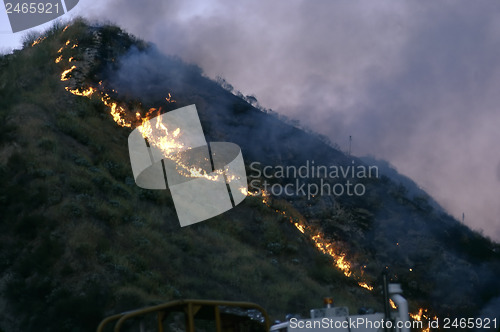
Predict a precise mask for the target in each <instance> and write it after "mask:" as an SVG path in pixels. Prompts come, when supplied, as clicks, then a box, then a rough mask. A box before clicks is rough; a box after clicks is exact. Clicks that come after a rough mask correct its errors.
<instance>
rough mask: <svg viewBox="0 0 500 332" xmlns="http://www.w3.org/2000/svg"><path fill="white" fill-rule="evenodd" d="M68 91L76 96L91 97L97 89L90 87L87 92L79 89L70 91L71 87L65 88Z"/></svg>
mask: <svg viewBox="0 0 500 332" xmlns="http://www.w3.org/2000/svg"><path fill="white" fill-rule="evenodd" d="M65 89H66V91H69V92H71V93H72V94H74V95H76V96H84V97H90V96H92V94H93V93H94V92H96V89H94V88H92V87H89V88H88V89H86V90H82V91H80V90H79V89H73V90H72V89H70V88H69V87H65Z"/></svg>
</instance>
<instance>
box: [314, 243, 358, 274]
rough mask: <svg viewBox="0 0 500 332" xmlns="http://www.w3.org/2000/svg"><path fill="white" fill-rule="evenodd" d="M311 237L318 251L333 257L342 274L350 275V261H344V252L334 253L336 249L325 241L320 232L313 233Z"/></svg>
mask: <svg viewBox="0 0 500 332" xmlns="http://www.w3.org/2000/svg"><path fill="white" fill-rule="evenodd" d="M311 239H312V240H313V241H314V245H315V246H316V248H318V249H319V251H321V252H322V253H324V254H327V255H329V256H330V257H332V258H333V260H334V261H335V265H336V266H337V268H339V269H340V270H341V271H342V272H344V275H345V276H346V277H350V276H351V274H352V271H351V263H349V262H348V261H346V259H345V254H344V253H340V254H339V253H336V250H335V248H334V247H333V245H332V243H330V242H328V241H325V239H324V238H323V237H322V235H321V234H320V233H318V234H316V235H314V236H313V237H312V238H311Z"/></svg>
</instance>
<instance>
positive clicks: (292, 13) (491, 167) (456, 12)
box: [79, 0, 500, 240]
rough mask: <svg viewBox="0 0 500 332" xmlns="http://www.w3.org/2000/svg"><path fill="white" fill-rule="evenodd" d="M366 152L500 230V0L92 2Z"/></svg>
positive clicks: (166, 48) (476, 223)
mask: <svg viewBox="0 0 500 332" xmlns="http://www.w3.org/2000/svg"><path fill="white" fill-rule="evenodd" d="M79 7H80V14H82V15H84V16H87V17H90V18H98V19H101V20H105V21H110V22H112V23H116V24H118V25H120V26H121V27H122V28H124V29H125V30H127V31H128V32H130V33H132V34H134V35H137V36H138V37H140V38H143V39H145V40H147V41H151V42H153V43H155V44H156V45H157V47H158V48H159V49H160V50H161V51H162V52H164V53H166V54H173V55H178V56H179V57H181V58H182V59H183V60H185V61H187V62H191V63H195V64H197V65H199V66H200V67H201V68H202V69H203V71H204V73H205V74H206V75H207V76H209V77H212V78H215V77H216V76H218V75H220V76H222V77H224V78H225V79H226V80H227V81H228V82H230V83H231V84H232V85H233V86H234V87H235V88H236V89H238V90H240V91H242V92H243V93H244V94H253V95H255V96H256V97H257V99H258V100H259V102H260V104H261V105H263V106H264V107H267V108H272V109H273V110H274V111H277V112H278V113H281V114H284V115H287V116H288V117H290V118H293V119H298V120H299V121H300V122H301V123H302V124H303V125H304V126H307V127H309V128H311V129H313V130H314V131H317V132H319V133H321V134H324V135H327V136H328V137H330V138H331V140H332V141H334V142H336V143H337V144H338V145H339V146H341V147H342V148H344V149H346V148H347V144H348V139H349V136H350V135H351V136H352V139H353V141H352V152H353V154H355V155H359V156H361V155H366V154H370V155H374V156H376V157H377V158H384V159H386V160H388V161H389V162H391V163H392V164H393V165H394V166H395V167H396V168H397V169H398V171H400V172H401V173H403V174H406V175H408V176H410V177H411V178H413V179H414V180H415V181H416V182H417V183H418V184H419V185H421V186H422V188H423V189H425V190H427V191H428V192H429V193H430V194H431V195H432V196H433V197H434V198H435V199H436V200H437V201H438V202H439V203H440V204H441V205H443V207H444V208H445V209H447V210H448V211H449V212H450V213H451V214H452V215H454V216H456V217H459V218H461V216H462V213H464V215H465V223H466V224H468V225H470V226H471V227H472V228H474V229H476V230H483V232H484V235H486V236H489V237H491V238H493V239H495V240H500V217H498V216H499V215H500V149H499V148H498V143H499V142H500V130H499V125H500V110H499V107H500V93H498V90H499V87H500V38H499V36H500V3H499V2H496V1H474V2H472V1H439V2H434V1H417V0H412V1H404V2H403V1H383V0H380V1H372V0H358V1H345V0H328V1H321V0H315V1H310V0H291V1H290V0H286V1H285V0H276V1H264V0H260V1H256V0H242V1H237V2H236V1H229V0H217V1H201V0H198V1H180V0H175V1H165V2H157V1H152V0H147V1H122V0H120V1H118V0H110V1H102V2H100V4H99V5H98V6H97V7H95V6H94V5H91V4H90V1H81V4H80V6H79Z"/></svg>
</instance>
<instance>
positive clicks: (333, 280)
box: [0, 20, 500, 331]
mask: <svg viewBox="0 0 500 332" xmlns="http://www.w3.org/2000/svg"><path fill="white" fill-rule="evenodd" d="M70 60H71V61H70ZM73 66H74V67H73ZM229 90H230V89H229ZM174 100H175V101H174ZM251 102H252V100H251V99H250V98H244V97H243V98H242V96H241V95H238V93H232V92H231V91H228V89H227V87H225V88H224V87H222V86H221V85H220V84H218V83H217V82H214V81H212V80H210V79H208V78H206V77H204V76H203V73H202V71H201V69H199V68H198V67H196V66H194V65H189V64H186V63H184V62H183V61H182V60H181V59H178V58H175V57H171V56H166V55H163V54H160V53H159V52H158V51H157V50H156V48H155V47H154V45H149V44H147V43H145V42H143V41H140V40H137V39H136V38H134V37H133V36H130V35H128V34H126V33H125V32H123V31H122V30H120V29H119V28H118V27H114V26H98V25H90V24H88V23H86V22H84V21H82V20H76V21H74V22H72V23H71V24H70V25H68V26H66V27H65V26H59V25H54V26H53V27H52V28H51V29H50V30H49V31H46V32H45V34H44V35H43V36H41V37H39V38H36V39H35V38H34V37H32V38H31V40H30V39H29V37H28V38H27V40H26V43H25V45H24V47H23V49H22V50H18V51H14V53H13V54H9V55H3V56H2V57H1V58H0V115H1V118H2V121H1V122H0V188H1V191H0V215H1V216H2V222H1V223H0V271H2V274H1V279H0V290H1V297H0V309H1V310H0V330H3V331H18V330H19V331H32V330H37V331H39V330H42V331H49V330H50V331H92V330H94V329H95V328H96V326H97V324H98V322H99V321H100V320H101V319H102V318H103V317H105V316H106V315H110V314H113V313H116V312H120V311H124V310H130V309H133V308H137V307H140V306H144V305H149V304H154V303H160V302H166V301H169V300H171V299H178V298H202V299H209V298H210V299H224V300H240V301H253V302H256V303H258V304H260V305H262V306H263V307H264V308H266V309H267V310H268V312H269V313H270V314H271V316H272V317H273V318H275V319H282V318H283V316H284V315H285V314H286V313H300V314H302V315H307V314H308V310H309V309H310V308H313V307H319V306H321V299H322V298H323V297H324V296H333V297H334V298H335V301H336V303H338V304H342V305H346V306H349V308H350V310H351V312H356V311H357V309H358V308H359V307H361V306H365V307H373V308H375V309H377V310H380V309H381V295H380V289H381V285H380V281H379V276H380V273H381V272H382V271H387V272H388V273H389V276H390V277H391V279H392V280H394V281H398V282H400V283H402V285H403V289H404V291H405V294H406V296H407V297H408V298H409V300H410V305H411V306H410V308H411V310H412V311H413V312H418V308H428V309H429V310H430V312H429V315H431V313H432V314H435V315H440V316H444V315H446V316H465V317H467V316H471V317H476V316H479V315H481V314H482V313H485V312H490V311H491V312H500V310H497V311H494V310H496V308H498V307H496V306H498V305H499V302H500V301H498V298H500V288H499V287H498V277H497V276H498V275H500V246H499V245H498V244H496V243H493V242H492V241H490V240H489V239H487V238H484V237H483V236H482V235H480V234H478V233H476V232H473V231H471V230H470V229H468V228H467V227H466V226H464V225H462V224H460V223H459V222H458V221H456V220H454V219H453V218H451V217H450V216H448V215H446V214H445V213H444V212H443V210H442V209H441V208H439V207H436V206H435V203H434V202H433V201H432V200H429V198H427V196H426V194H425V195H423V194H422V195H416V196H415V195H414V194H413V191H410V192H409V191H408V188H407V187H405V185H408V183H401V182H398V180H397V179H398V178H397V177H395V175H394V174H388V175H387V176H386V175H384V174H383V172H382V171H381V173H380V174H379V176H378V177H371V178H355V179H352V181H353V183H354V184H358V183H359V184H362V185H363V186H364V188H365V189H366V190H365V193H364V194H363V195H360V196H356V195H354V196H348V195H341V196H335V195H314V196H312V195H310V196H309V197H305V196H304V195H302V194H301V193H300V192H295V193H294V194H293V195H285V194H281V195H280V194H278V195H271V196H265V197H261V196H249V197H247V198H246V199H245V200H244V201H243V202H242V203H241V204H240V205H238V206H237V207H235V208H234V209H232V210H230V211H228V212H227V213H224V214H222V215H219V216H217V217H214V218H212V219H210V220H208V221H204V222H201V223H199V224H195V225H192V226H189V227H184V228H181V227H180V226H179V223H178V219H177V216H176V212H175V209H174V205H173V202H172V198H171V194H170V192H169V190H165V191H153V190H144V189H141V188H139V187H137V186H136V185H135V183H134V179H133V177H132V170H131V166H130V159H129V155H128V148H127V138H128V135H129V133H130V132H131V129H132V128H133V127H135V126H137V125H138V120H137V118H136V113H139V114H140V115H141V116H142V117H144V116H146V115H147V114H148V111H149V110H150V109H151V108H155V109H156V110H157V111H159V109H160V107H161V109H162V111H163V112H166V111H170V110H173V109H177V108H180V107H183V106H187V105H191V104H196V107H197V109H198V113H199V115H200V119H201V123H202V126H203V130H204V133H205V135H206V137H207V141H228V142H234V143H236V144H238V145H239V146H240V147H241V149H242V153H243V157H244V159H245V164H246V165H245V166H246V169H247V176H248V177H249V179H254V180H257V182H259V183H263V181H264V180H267V181H269V183H270V184H278V185H281V186H284V185H286V184H287V183H295V181H296V179H295V178H292V177H290V176H288V177H286V176H283V177H282V176H279V175H278V174H276V173H273V176H271V177H268V178H264V173H263V171H264V169H265V167H271V168H273V169H274V170H276V169H277V168H278V167H279V166H295V167H301V166H303V165H306V164H308V163H309V165H310V163H311V162H312V161H314V163H315V165H336V166H338V167H341V166H342V167H348V166H351V165H358V166H366V167H368V166H369V164H365V162H364V161H362V160H360V159H357V158H355V157H352V156H347V155H345V154H344V153H342V152H341V151H339V150H337V149H335V148H334V147H332V146H331V145H329V144H327V143H326V142H325V141H324V140H323V139H321V138H320V137H318V136H316V135H314V134H311V133H308V132H306V131H304V130H301V129H299V128H297V127H294V126H292V125H290V124H288V123H287V122H283V121H282V120H280V119H279V117H277V116H275V115H273V114H272V113H270V112H266V111H263V110H260V109H257V108H255V107H254V106H252V103H251ZM113 105H114V107H115V108H114V110H115V113H114V114H115V115H116V114H117V116H118V120H116V119H117V117H116V116H115V117H113V116H112V114H111V113H113ZM120 107H121V110H122V111H120ZM116 109H118V110H119V111H118V113H116ZM115 120H116V121H115ZM325 181H326V182H328V183H331V184H333V183H332V182H334V181H333V180H332V179H326V180H325ZM300 183H302V184H305V185H312V184H318V183H320V179H319V178H308V179H305V178H301V179H300ZM251 189H252V186H251ZM253 189H255V188H253ZM260 189H263V188H260ZM270 194H272V192H271V193H270ZM325 253H326V254H325ZM450 281H453V282H450ZM363 286H364V287H363ZM369 288H371V290H370V289H369ZM492 310H493V311H492Z"/></svg>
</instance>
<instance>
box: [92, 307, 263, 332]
mask: <svg viewBox="0 0 500 332" xmlns="http://www.w3.org/2000/svg"><path fill="white" fill-rule="evenodd" d="M112 324H114V328H113V329H111V327H112V326H111V325H112ZM137 325H138V326H139V331H140V332H146V331H153V330H156V331H159V332H164V331H173V332H180V331H186V332H195V331H203V332H265V331H269V328H270V322H269V317H268V315H267V313H266V311H265V310H264V309H263V308H262V307H260V306H259V305H257V304H255V303H250V302H231V301H211V300H177V301H171V302H167V303H164V304H160V305H156V306H151V307H146V308H142V309H138V310H133V311H127V312H123V313H120V314H116V315H113V316H110V317H107V318H105V319H104V320H103V321H102V322H101V323H100V324H99V326H98V328H97V332H107V331H114V332H119V331H122V332H125V331H137Z"/></svg>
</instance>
